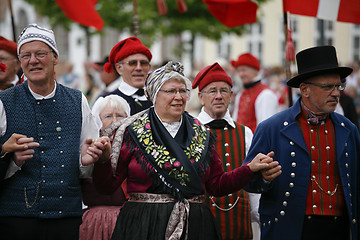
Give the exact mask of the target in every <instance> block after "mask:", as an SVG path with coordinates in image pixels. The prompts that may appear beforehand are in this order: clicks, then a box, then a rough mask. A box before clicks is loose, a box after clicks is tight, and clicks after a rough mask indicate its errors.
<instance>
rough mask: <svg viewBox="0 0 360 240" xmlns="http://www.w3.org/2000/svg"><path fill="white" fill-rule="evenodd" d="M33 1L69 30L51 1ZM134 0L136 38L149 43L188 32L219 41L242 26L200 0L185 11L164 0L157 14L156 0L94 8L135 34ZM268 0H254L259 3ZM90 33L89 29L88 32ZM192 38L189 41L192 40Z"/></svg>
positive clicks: (107, 2)
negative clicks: (164, 10) (230, 24)
mask: <svg viewBox="0 0 360 240" xmlns="http://www.w3.org/2000/svg"><path fill="white" fill-rule="evenodd" d="M26 1H27V2H29V3H30V4H33V5H34V7H35V9H36V11H37V12H38V14H40V15H43V16H46V17H48V18H49V21H50V24H51V25H52V26H58V25H61V26H63V27H65V28H66V29H69V26H70V23H71V21H70V20H69V19H67V18H66V16H65V14H64V13H63V12H62V11H61V9H60V8H59V7H58V5H57V4H56V2H55V1H54V0H26ZM134 1H136V3H137V4H136V10H137V20H138V31H139V35H138V37H139V38H140V39H141V40H142V41H143V42H144V43H145V44H146V45H148V46H150V45H151V44H152V43H153V42H154V40H155V38H156V36H157V35H158V34H160V35H161V36H169V35H177V34H180V33H182V32H184V31H189V32H190V33H191V35H192V37H193V39H194V38H195V37H196V36H204V37H207V38H209V39H213V40H219V39H220V38H221V36H222V34H223V33H232V34H236V35H241V34H243V33H244V31H245V28H244V26H239V27H233V28H229V27H226V26H224V25H223V24H221V23H220V22H219V21H218V20H217V19H216V18H215V17H213V16H212V15H211V13H210V12H209V10H208V8H207V6H206V4H205V3H203V1H202V0H186V4H187V6H188V10H187V11H186V12H185V13H180V12H179V11H178V9H177V5H176V1H175V0H165V2H166V4H167V8H168V12H167V14H166V15H159V13H158V11H157V6H156V0H98V3H97V5H96V9H97V10H98V12H99V14H100V15H101V17H102V18H103V20H104V22H105V26H107V27H111V28H115V29H118V30H120V31H129V32H131V33H134V30H135V28H134V18H133V16H134V5H133V3H134ZM266 1H268V0H256V1H254V2H256V3H257V4H258V5H259V6H260V5H261V4H263V3H264V2H266ZM87 32H89V31H87ZM193 39H192V42H193Z"/></svg>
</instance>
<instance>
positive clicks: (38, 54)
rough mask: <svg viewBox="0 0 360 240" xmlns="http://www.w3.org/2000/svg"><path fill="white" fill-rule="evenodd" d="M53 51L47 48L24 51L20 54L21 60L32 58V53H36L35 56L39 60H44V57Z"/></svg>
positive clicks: (25, 60)
mask: <svg viewBox="0 0 360 240" xmlns="http://www.w3.org/2000/svg"><path fill="white" fill-rule="evenodd" d="M51 52H52V51H45V50H39V51H36V52H34V53H31V52H22V53H20V54H19V60H20V61H21V62H27V61H29V60H30V58H31V55H32V54H34V55H35V58H36V59H38V60H42V59H44V58H45V57H46V56H47V55H48V54H49V53H51Z"/></svg>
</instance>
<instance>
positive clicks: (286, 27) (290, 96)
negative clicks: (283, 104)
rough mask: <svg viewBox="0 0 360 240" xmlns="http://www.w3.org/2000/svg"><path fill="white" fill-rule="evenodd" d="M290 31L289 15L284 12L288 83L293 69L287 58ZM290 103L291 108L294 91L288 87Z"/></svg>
mask: <svg viewBox="0 0 360 240" xmlns="http://www.w3.org/2000/svg"><path fill="white" fill-rule="evenodd" d="M288 29H289V23H288V13H287V12H284V35H285V42H284V43H285V44H284V49H285V72H286V81H288V80H289V79H290V78H291V69H290V61H289V60H287V59H286V58H287V57H286V50H287V49H286V45H287V43H288V40H289V39H288ZM288 103H289V107H291V106H292V105H293V99H292V89H291V87H289V86H288Z"/></svg>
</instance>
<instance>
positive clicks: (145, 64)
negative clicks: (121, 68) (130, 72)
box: [121, 60, 150, 67]
mask: <svg viewBox="0 0 360 240" xmlns="http://www.w3.org/2000/svg"><path fill="white" fill-rule="evenodd" d="M139 62H140V66H141V67H148V66H149V65H150V62H149V61H146V60H131V61H127V62H121V63H126V64H127V65H129V66H130V67H136V66H137V65H138V63H139Z"/></svg>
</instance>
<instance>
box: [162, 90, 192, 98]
mask: <svg viewBox="0 0 360 240" xmlns="http://www.w3.org/2000/svg"><path fill="white" fill-rule="evenodd" d="M159 91H160V92H164V93H166V94H167V95H168V96H169V97H175V95H176V94H177V93H179V94H180V96H181V97H185V96H187V94H188V93H190V90H189V89H184V88H181V89H170V90H162V89H159Z"/></svg>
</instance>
